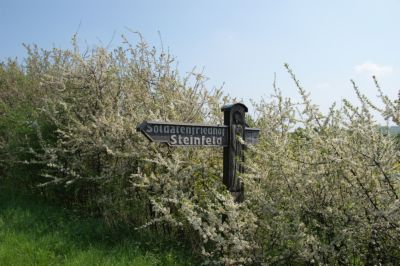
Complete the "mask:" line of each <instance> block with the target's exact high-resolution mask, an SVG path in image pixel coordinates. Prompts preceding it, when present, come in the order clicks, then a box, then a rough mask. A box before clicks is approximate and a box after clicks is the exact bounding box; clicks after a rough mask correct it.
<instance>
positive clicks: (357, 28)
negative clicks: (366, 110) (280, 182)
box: [0, 0, 400, 110]
mask: <svg viewBox="0 0 400 266" xmlns="http://www.w3.org/2000/svg"><path fill="white" fill-rule="evenodd" d="M399 13H400V1H399V0H379V1H378V0H335V1H333V0H331V1H327V0H320V1H315V0H314V1H311V0H274V1H273V0H265V1H255V0H247V1H244V0H242V1H239V0H230V1H228V0H219V1H218V0H214V1H211V0H202V1H190V0H186V1H183V0H169V1H167V0H165V1H162V0H158V1H156V0H147V1H145V0H143V1H136V0H130V1H128V0H126V1H123V0H113V1H105V0H97V1H95V0H87V1H85V0H69V1H67V0H65V1H64V0H58V1H55V0H36V1H30V0H25V1H23V0H0V36H1V42H0V60H5V59H6V58H8V57H18V58H19V59H23V58H24V57H25V56H26V52H25V49H24V48H23V46H22V43H27V44H37V45H38V46H39V47H42V48H52V47H58V48H69V47H70V43H71V37H72V36H73V34H74V33H78V38H79V39H80V41H81V43H83V44H84V45H88V46H93V45H105V46H107V45H108V46H109V47H113V46H117V45H119V44H121V37H120V36H121V35H122V34H124V35H126V36H127V37H128V39H130V40H131V41H132V42H136V41H137V40H138V38H137V36H136V35H135V34H132V33H131V32H130V30H132V31H139V32H140V33H141V34H142V35H143V37H144V39H145V40H146V41H147V42H148V43H149V44H150V45H151V46H155V47H158V48H160V47H161V45H162V46H163V47H164V48H165V47H166V48H168V49H169V51H170V52H171V53H172V54H173V55H174V56H175V57H176V59H177V61H178V62H179V70H180V72H181V73H186V72H190V71H191V70H192V69H193V68H194V67H196V69H198V70H199V71H203V73H204V74H205V75H206V76H207V77H208V78H209V80H208V81H207V83H206V85H207V87H208V88H210V89H212V88H219V87H221V86H222V85H223V90H224V91H225V93H227V94H229V95H230V96H232V97H236V98H238V99H242V100H243V102H244V103H245V104H249V100H250V99H254V100H255V101H258V100H260V99H261V98H265V99H268V98H269V97H270V95H271V94H272V93H273V87H272V83H273V81H274V77H275V76H276V83H277V86H278V87H279V88H280V89H281V90H282V93H283V95H284V96H287V97H291V98H293V99H295V100H296V99H299V95H298V92H297V90H296V87H295V86H294V84H293V82H292V81H291V79H290V76H289V75H288V73H287V72H286V70H285V68H284V63H288V64H289V65H290V67H291V68H292V69H293V71H294V72H295V73H296V76H297V78H298V79H299V80H300V82H301V84H302V85H303V87H304V88H305V89H306V90H307V91H308V92H310V94H311V98H312V99H313V101H314V103H316V104H318V105H319V106H320V107H321V109H322V110H327V109H328V107H329V106H330V105H331V104H332V103H333V102H335V101H336V102H338V103H339V104H340V101H341V99H342V98H347V99H350V100H353V101H354V99H355V93H354V91H353V89H352V85H351V83H350V79H353V80H354V81H355V82H356V83H357V85H358V86H359V87H360V90H361V92H362V93H364V94H365V95H367V96H368V97H370V98H371V99H372V100H373V102H377V103H378V102H379V101H378V99H377V98H376V95H377V94H378V92H377V90H376V88H375V87H374V83H373V80H372V78H371V76H372V75H376V76H377V77H378V80H379V82H380V85H381V87H382V89H383V91H384V92H385V93H386V94H387V95H389V96H390V97H391V98H396V97H397V95H398V91H399V90H400V53H399V50H400V34H399V33H400V30H399V29H400V15H399ZM160 36H161V37H160Z"/></svg>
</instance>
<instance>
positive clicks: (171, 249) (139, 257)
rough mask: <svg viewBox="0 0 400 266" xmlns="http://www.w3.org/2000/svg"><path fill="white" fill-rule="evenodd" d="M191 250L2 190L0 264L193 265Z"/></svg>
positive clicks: (157, 237) (0, 188)
mask: <svg viewBox="0 0 400 266" xmlns="http://www.w3.org/2000/svg"><path fill="white" fill-rule="evenodd" d="M193 264H196V263H195V261H194V260H193V257H191V256H190V250H188V249H187V248H185V247H184V246H183V245H180V244H179V243H176V242H173V241H168V240H166V239H163V238H162V237H159V236H157V235H154V233H148V232H147V233H146V232H137V231H134V230H127V229H125V230H121V229H111V228H110V227H108V226H107V225H106V224H105V223H104V222H103V221H102V220H101V219H95V218H91V217H84V216H82V215H81V214H78V213H76V212H73V211H72V210H66V209H62V208H61V207H57V206H53V205H50V204H49V203H46V202H43V201H41V200H40V199H38V198H35V197H32V196H23V195H20V194H18V193H16V192H14V191H12V190H9V189H5V188H4V187H3V188H2V187H0V265H2V266H7V265H193Z"/></svg>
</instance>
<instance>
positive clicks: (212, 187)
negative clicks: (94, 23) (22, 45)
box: [0, 38, 400, 265]
mask: <svg viewBox="0 0 400 266" xmlns="http://www.w3.org/2000/svg"><path fill="white" fill-rule="evenodd" d="M75 43H76V42H75V38H74V39H73V44H74V45H73V48H72V49H70V50H60V49H53V50H51V51H40V50H39V49H37V48H36V47H28V52H29V53H28V58H27V60H26V62H25V64H24V65H23V66H18V65H16V63H15V62H8V63H3V65H2V68H1V72H0V76H1V80H0V81H1V82H0V86H1V88H2V94H1V101H2V102H1V103H2V105H1V106H2V108H3V109H1V111H2V112H3V113H4V114H7V115H8V116H7V117H10V116H9V114H11V113H12V111H15V110H17V108H16V107H15V104H16V102H17V101H16V100H17V99H20V101H19V103H20V104H19V105H18V106H27V105H29V106H31V109H30V110H32V113H31V114H30V115H29V116H28V115H26V114H25V115H22V116H21V118H20V119H19V120H18V121H23V122H26V123H25V124H24V126H25V128H26V130H27V132H29V134H25V133H26V132H21V133H20V134H19V136H28V137H27V138H25V140H22V139H23V138H22V139H16V140H15V139H13V144H12V145H11V144H10V143H11V140H12V138H11V137H10V134H9V133H7V129H6V127H0V129H1V135H0V140H1V141H0V145H2V146H1V153H0V156H1V162H6V165H8V166H7V167H3V171H8V175H10V169H12V165H21V163H25V165H26V164H28V165H29V167H31V169H32V167H35V169H39V170H38V171H40V176H41V178H40V179H38V177H37V176H35V177H34V178H33V177H31V179H29V180H28V179H26V180H24V181H23V182H26V183H27V184H28V183H29V184H31V183H32V184H34V185H35V186H36V187H39V188H40V189H41V192H42V194H44V195H47V197H50V198H52V199H59V200H62V201H64V202H66V203H68V204H70V205H72V206H77V207H79V208H83V209H84V210H86V211H88V212H91V213H92V214H94V215H102V216H103V217H104V218H105V219H106V220H107V221H108V222H109V223H110V225H118V224H120V223H124V224H127V225H130V226H132V227H134V228H136V229H137V230H156V231H158V232H159V233H162V234H165V235H168V236H170V237H171V238H175V239H176V238H181V237H183V238H184V239H185V241H188V242H189V243H190V244H191V246H192V247H193V251H194V253H195V254H198V255H199V256H201V257H202V260H203V262H204V263H205V264H224V265H233V264H240V265H242V264H252V265H254V264H288V263H292V264H311V263H316V264H357V265H358V264H365V263H370V264H379V263H381V264H393V265H394V264H399V263H400V252H399V249H398V246H399V245H400V228H399V221H400V209H399V208H400V204H399V203H400V202H399V198H398V197H399V193H400V183H399V181H400V180H399V163H398V161H399V157H398V156H399V152H398V146H397V143H396V140H395V138H394V137H393V136H392V135H390V134H387V132H386V131H385V130H384V129H382V128H381V127H380V126H379V125H378V123H377V122H376V121H375V120H374V118H373V116H372V114H371V110H375V111H378V112H380V113H381V114H382V115H383V116H384V117H385V118H386V119H392V120H393V121H395V122H396V123H398V117H399V114H398V113H399V111H398V110H399V107H398V106H399V105H398V102H396V101H392V100H391V99H389V98H388V97H386V96H384V94H383V93H381V99H382V100H383V103H384V107H383V108H378V107H376V106H375V105H374V104H372V103H371V102H370V101H369V100H368V99H367V98H366V97H364V96H363V95H362V94H361V93H360V92H359V90H358V88H357V87H356V86H355V84H354V89H355V92H356V93H357V95H358V96H359V99H360V105H359V106H357V105H355V104H353V103H350V102H348V101H344V102H343V106H342V107H340V108H337V107H335V106H332V108H331V109H330V112H329V113H328V114H322V113H321V112H320V111H319V110H318V107H317V106H316V105H313V104H312V102H311V100H310V98H309V96H308V95H307V93H306V92H305V90H304V89H303V88H302V87H301V84H300V83H299V81H298V80H297V78H296V77H295V75H294V74H293V72H292V70H291V69H290V68H289V67H288V66H286V67H287V70H288V73H289V75H290V76H291V77H292V78H293V81H294V82H295V84H296V85H297V87H298V89H299V93H300V95H301V96H302V102H301V103H293V102H292V100H291V99H288V98H284V96H282V93H281V92H280V91H279V90H278V89H276V88H275V94H274V95H273V97H272V98H271V99H270V100H261V101H260V102H258V103H257V102H256V103H255V104H254V109H255V110H256V112H257V115H256V116H255V117H252V118H251V120H252V123H254V125H255V126H256V127H259V128H260V129H261V136H260V142H259V144H258V145H257V146H250V147H249V148H248V149H247V153H248V154H247V158H246V173H247V174H245V175H243V176H242V179H243V182H244V184H245V201H244V202H243V203H242V204H237V203H235V202H234V201H233V198H232V196H231V195H230V194H229V193H228V192H227V190H226V188H225V187H224V185H223V184H222V182H221V180H222V151H221V150H218V149H198V148H197V149H194V148H173V147H168V146H163V145H159V144H154V143H149V142H148V141H147V140H146V139H145V138H144V137H143V136H142V135H141V134H140V133H138V132H136V130H135V128H136V126H137V125H138V124H139V123H141V122H142V121H143V120H158V121H181V122H195V123H209V124H222V113H221V111H220V107H221V106H222V105H223V104H225V103H227V102H233V101H234V99H230V98H229V97H227V96H224V95H223V93H222V92H221V90H211V91H210V90H207V89H206V87H205V85H204V81H205V77H204V76H203V75H202V74H201V73H195V72H194V71H193V72H192V73H189V74H187V75H186V76H183V77H182V76H181V75H180V74H179V72H178V71H177V69H176V67H175V63H174V62H175V61H174V58H173V57H172V56H171V55H169V54H168V53H165V52H164V51H161V52H160V53H158V52H157V51H156V50H155V49H154V48H151V47H149V46H148V45H147V44H146V43H145V42H144V41H143V40H141V41H140V42H138V44H137V45H131V44H130V43H129V42H128V41H127V40H126V39H125V38H124V42H123V44H122V45H121V46H120V47H118V48H116V49H115V50H113V51H108V50H106V49H104V48H102V47H96V48H94V49H92V50H85V51H81V50H80V49H79V47H78V46H77V45H76V44H75ZM15 73H18V75H16V74H15ZM16 77H18V79H16ZM10 80H11V81H10ZM13 80H22V81H24V82H26V84H28V85H26V84H25V83H15V82H13ZM375 83H376V86H377V88H378V90H379V91H381V90H380V88H379V85H378V83H377V82H376V81H375ZM24 84H25V85H24ZM29 85H31V86H29ZM13 91H17V92H18V93H19V94H20V95H23V96H24V97H25V98H26V100H23V97H22V98H21V97H16V96H15V95H16V94H13V93H12V92H13ZM10 99H11V100H10ZM14 99H15V100H14ZM21 99H22V100H21ZM28 99H29V100H30V101H29V100H28ZM7 121H8V122H7ZM10 121H12V120H10V119H8V120H7V119H5V118H2V119H1V124H0V126H1V125H8V124H10V123H13V122H10ZM7 123H8V124H7ZM15 126H16V127H17V125H16V124H15ZM33 133H35V134H33ZM22 142H24V143H25V144H24V145H20V146H19V147H20V148H21V149H20V150H19V152H15V149H14V148H13V149H11V147H15V146H16V144H15V143H17V144H18V143H19V144H21V143H22ZM10 154H12V155H13V156H10ZM21 154H23V155H21ZM11 160H12V161H13V163H11ZM14 168H15V167H14Z"/></svg>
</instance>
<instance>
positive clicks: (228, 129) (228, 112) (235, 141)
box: [137, 103, 260, 202]
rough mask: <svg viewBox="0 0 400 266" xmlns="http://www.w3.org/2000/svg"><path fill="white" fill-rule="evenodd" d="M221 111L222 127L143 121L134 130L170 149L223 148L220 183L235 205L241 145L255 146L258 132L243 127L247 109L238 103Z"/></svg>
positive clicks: (241, 169) (239, 192) (238, 197)
mask: <svg viewBox="0 0 400 266" xmlns="http://www.w3.org/2000/svg"><path fill="white" fill-rule="evenodd" d="M221 111H223V112H224V125H215V126H214V125H201V124H185V123H168V122H152V121H144V122H143V123H141V124H140V125H139V126H138V127H137V130H138V131H140V132H142V133H143V134H144V135H145V136H146V137H147V138H148V139H149V140H150V141H154V142H161V143H166V144H168V145H170V146H199V147H223V148H224V158H223V163H224V166H223V168H224V169H223V182H224V184H225V185H226V187H227V188H228V190H229V191H230V192H231V193H232V195H233V196H234V198H235V200H236V202H242V201H243V200H244V187H243V183H242V182H241V179H240V174H242V173H244V167H243V163H244V149H245V145H248V144H256V143H257V140H258V135H259V131H260V130H259V129H257V128H248V127H247V124H246V120H245V113H247V111H248V109H247V107H246V106H245V105H244V104H242V103H236V104H232V105H226V106H223V107H222V108H221ZM239 137H240V138H241V139H243V140H244V142H245V145H244V144H242V143H241V142H240V140H239Z"/></svg>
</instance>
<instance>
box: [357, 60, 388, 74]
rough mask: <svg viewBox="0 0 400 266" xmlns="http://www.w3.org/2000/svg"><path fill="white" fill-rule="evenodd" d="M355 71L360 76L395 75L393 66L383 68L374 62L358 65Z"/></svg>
mask: <svg viewBox="0 0 400 266" xmlns="http://www.w3.org/2000/svg"><path fill="white" fill-rule="evenodd" d="M354 70H355V71H356V72H357V73H359V74H368V75H370V76H372V75H373V76H377V77H383V76H388V75H390V74H392V73H393V71H394V69H393V67H392V66H383V65H378V64H374V63H372V62H365V63H363V64H360V65H356V66H355V67H354Z"/></svg>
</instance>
